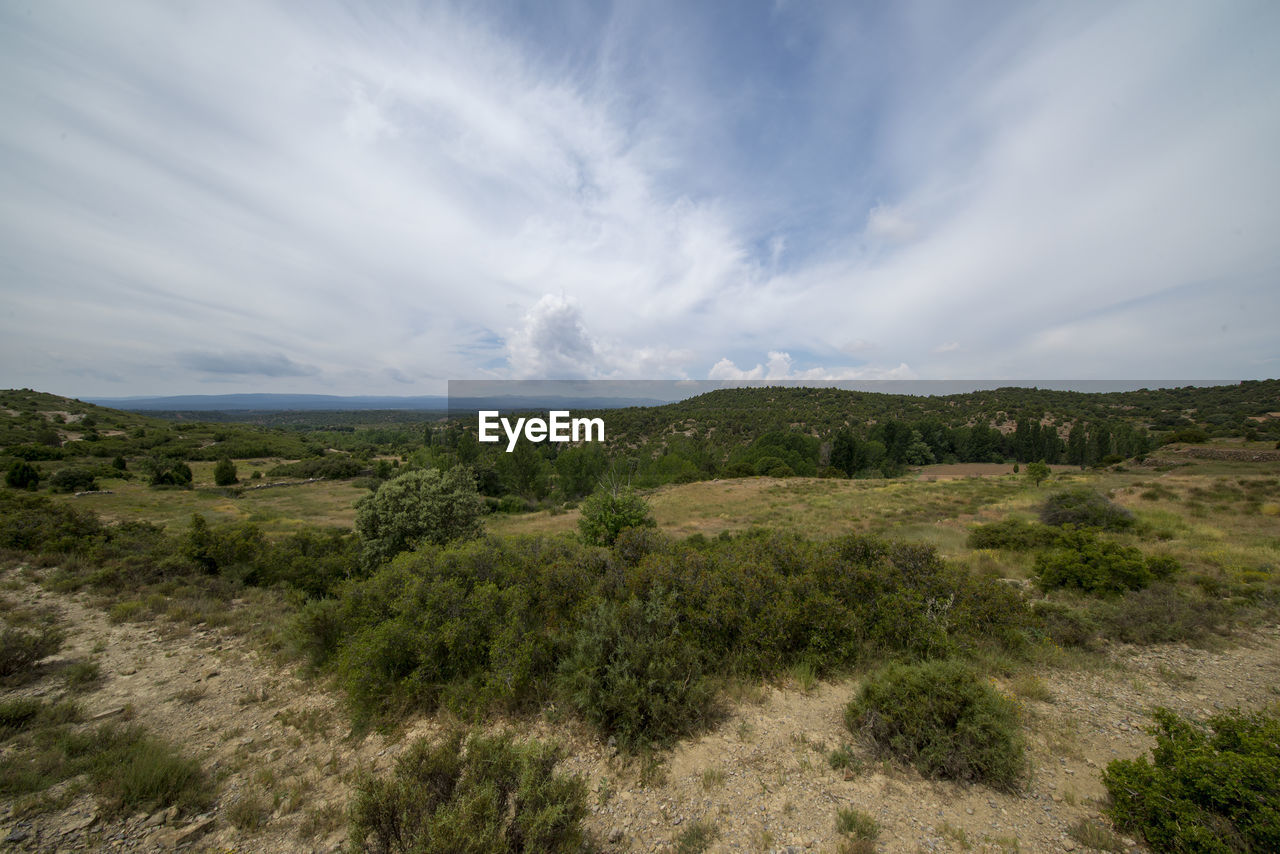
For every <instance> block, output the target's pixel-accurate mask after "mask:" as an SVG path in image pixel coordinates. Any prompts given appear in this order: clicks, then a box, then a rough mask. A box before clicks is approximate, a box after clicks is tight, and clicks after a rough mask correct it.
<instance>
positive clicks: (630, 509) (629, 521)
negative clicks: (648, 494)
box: [578, 486, 658, 546]
mask: <svg viewBox="0 0 1280 854" xmlns="http://www.w3.org/2000/svg"><path fill="white" fill-rule="evenodd" d="M657 526H658V523H657V522H655V521H654V519H653V513H652V512H651V511H650V509H649V502H647V501H645V500H644V499H643V498H642V497H640V495H638V494H637V493H636V491H635V490H634V489H632V488H631V487H629V486H627V487H622V488H619V487H617V486H612V487H606V488H604V489H601V490H599V491H598V492H596V493H594V494H593V495H591V497H589V498H587V500H586V501H583V502H582V516H581V518H579V519H578V528H579V529H580V530H581V531H582V539H583V541H584V542H586V543H587V544H589V545H593V546H609V545H613V541H614V540H616V539H617V538H618V534H619V533H620V532H621V531H622V530H623V529H625V528H656V527H657Z"/></svg>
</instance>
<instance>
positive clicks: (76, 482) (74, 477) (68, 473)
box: [49, 469, 98, 492]
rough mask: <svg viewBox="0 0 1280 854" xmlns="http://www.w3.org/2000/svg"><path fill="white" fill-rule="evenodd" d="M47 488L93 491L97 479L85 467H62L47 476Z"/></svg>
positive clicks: (68, 490) (63, 490)
mask: <svg viewBox="0 0 1280 854" xmlns="http://www.w3.org/2000/svg"><path fill="white" fill-rule="evenodd" d="M49 488H50V489H51V490H53V491H54V492H94V491H96V490H97V489H98V481H97V479H96V478H95V477H94V475H93V472H91V471H88V470H87V469H62V470H61V471H57V472H54V475H53V477H51V478H49Z"/></svg>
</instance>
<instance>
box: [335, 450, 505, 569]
mask: <svg viewBox="0 0 1280 854" xmlns="http://www.w3.org/2000/svg"><path fill="white" fill-rule="evenodd" d="M483 512H484V503H483V502H482V501H481V499H480V495H479V493H477V492H476V485H475V475H474V474H472V471H471V469H470V468H467V467H465V466H455V467H454V468H451V469H449V471H447V472H445V473H444V474H441V473H440V470H439V469H420V470H418V471H411V472H407V473H405V474H402V475H400V476H399V477H395V478H392V479H391V480H389V481H386V482H385V483H383V484H382V485H381V486H379V487H378V491H377V492H375V493H373V494H372V495H368V496H365V497H364V498H361V499H360V501H359V502H357V503H356V530H357V531H358V532H359V533H360V539H361V541H362V542H363V544H364V555H365V561H366V564H367V565H369V566H375V565H377V564H379V563H385V562H386V561H388V560H390V559H391V558H393V557H395V556H396V555H397V554H399V553H400V552H403V551H407V550H409V549H412V548H414V547H415V546H417V545H418V544H420V543H434V544H436V545H442V544H444V543H448V542H450V541H452V540H465V539H472V538H474V537H478V536H479V535H480V532H481V529H482V526H481V523H480V516H481V514H482V513H483Z"/></svg>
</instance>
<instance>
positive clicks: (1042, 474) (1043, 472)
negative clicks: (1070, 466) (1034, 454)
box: [1013, 460, 1053, 486]
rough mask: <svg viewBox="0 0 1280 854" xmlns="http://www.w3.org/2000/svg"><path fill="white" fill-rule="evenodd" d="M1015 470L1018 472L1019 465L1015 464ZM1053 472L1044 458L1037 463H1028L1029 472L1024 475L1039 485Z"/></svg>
mask: <svg viewBox="0 0 1280 854" xmlns="http://www.w3.org/2000/svg"><path fill="white" fill-rule="evenodd" d="M1013 470H1014V471H1015V472H1016V471H1017V470H1018V467H1017V466H1016V465H1015V466H1014V467H1013ZM1052 473H1053V472H1052V471H1050V469H1049V466H1048V465H1046V464H1045V463H1044V461H1043V460H1041V461H1040V462H1037V463H1027V473H1026V474H1025V475H1024V477H1026V479H1027V480H1029V481H1031V483H1032V484H1033V485H1035V486H1039V485H1040V484H1041V483H1042V482H1044V480H1045V479H1046V478H1048V477H1049V475H1050V474H1052Z"/></svg>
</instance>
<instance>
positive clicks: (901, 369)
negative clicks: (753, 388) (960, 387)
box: [707, 350, 917, 382]
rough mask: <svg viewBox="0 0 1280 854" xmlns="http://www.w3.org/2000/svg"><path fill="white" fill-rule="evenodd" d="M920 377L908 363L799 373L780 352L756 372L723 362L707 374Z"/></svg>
mask: <svg viewBox="0 0 1280 854" xmlns="http://www.w3.org/2000/svg"><path fill="white" fill-rule="evenodd" d="M916 378H917V376H916V373H915V372H914V371H913V370H911V368H910V367H909V366H908V365H907V364H905V363H899V364H898V365H897V366H896V367H884V366H881V365H864V366H859V367H852V366H842V367H834V368H823V367H814V368H806V369H804V370H796V369H795V368H794V367H793V363H792V359H791V355H790V354H789V353H784V352H781V351H777V350H771V351H770V352H769V356H768V359H767V360H766V362H765V363H764V364H759V363H757V364H756V366H755V367H754V368H748V369H743V368H739V367H738V366H737V365H736V364H735V363H734V362H733V361H732V360H730V359H728V358H722V359H720V361H718V362H716V363H715V364H714V365H712V366H711V370H710V371H708V372H707V379H709V380H732V381H738V380H810V381H815V382H816V381H830V380H903V379H916Z"/></svg>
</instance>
